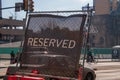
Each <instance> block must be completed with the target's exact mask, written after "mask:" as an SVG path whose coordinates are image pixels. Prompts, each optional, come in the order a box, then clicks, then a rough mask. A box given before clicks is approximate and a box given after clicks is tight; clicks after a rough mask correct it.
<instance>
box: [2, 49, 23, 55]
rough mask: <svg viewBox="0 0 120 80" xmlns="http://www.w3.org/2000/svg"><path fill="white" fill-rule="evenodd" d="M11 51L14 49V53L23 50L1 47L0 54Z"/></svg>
mask: <svg viewBox="0 0 120 80" xmlns="http://www.w3.org/2000/svg"><path fill="white" fill-rule="evenodd" d="M11 51H14V53H15V54H16V53H18V52H21V48H0V54H10V53H11Z"/></svg>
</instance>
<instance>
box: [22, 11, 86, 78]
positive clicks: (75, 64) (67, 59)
mask: <svg viewBox="0 0 120 80" xmlns="http://www.w3.org/2000/svg"><path fill="white" fill-rule="evenodd" d="M71 13H72V12H71ZM85 20H86V15H83V14H73V15H69V16H68V15H67V16H61V15H58V13H57V15H55V14H43V13H42V14H41V13H40V14H38V13H37V14H29V19H28V24H27V30H26V33H25V40H24V46H23V55H22V58H21V60H22V61H21V63H22V64H21V70H22V71H23V70H25V71H26V69H27V70H33V69H36V70H38V71H39V72H40V74H41V75H42V76H45V75H49V76H50V75H52V76H57V77H59V76H61V77H68V78H78V71H79V67H80V66H79V59H80V55H81V48H82V44H83V43H82V40H83V29H84V24H85Z"/></svg>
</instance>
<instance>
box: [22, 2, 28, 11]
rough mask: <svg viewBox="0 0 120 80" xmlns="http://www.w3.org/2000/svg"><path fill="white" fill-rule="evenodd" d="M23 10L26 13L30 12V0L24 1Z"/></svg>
mask: <svg viewBox="0 0 120 80" xmlns="http://www.w3.org/2000/svg"><path fill="white" fill-rule="evenodd" d="M23 9H24V11H28V0H23Z"/></svg>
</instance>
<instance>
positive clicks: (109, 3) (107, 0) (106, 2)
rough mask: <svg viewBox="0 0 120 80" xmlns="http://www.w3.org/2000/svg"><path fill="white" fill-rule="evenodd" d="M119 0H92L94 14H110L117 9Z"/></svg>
mask: <svg viewBox="0 0 120 80" xmlns="http://www.w3.org/2000/svg"><path fill="white" fill-rule="evenodd" d="M118 2H119V0H94V1H93V4H94V7H95V15H104V14H110V13H111V12H112V11H114V10H116V9H117V6H118Z"/></svg>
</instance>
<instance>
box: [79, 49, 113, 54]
mask: <svg viewBox="0 0 120 80" xmlns="http://www.w3.org/2000/svg"><path fill="white" fill-rule="evenodd" d="M91 51H92V52H93V53H94V54H112V48H92V50H91ZM84 52H85V50H84V49H82V50H81V53H82V54H84ZM86 52H87V51H86Z"/></svg>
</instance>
